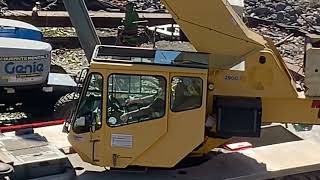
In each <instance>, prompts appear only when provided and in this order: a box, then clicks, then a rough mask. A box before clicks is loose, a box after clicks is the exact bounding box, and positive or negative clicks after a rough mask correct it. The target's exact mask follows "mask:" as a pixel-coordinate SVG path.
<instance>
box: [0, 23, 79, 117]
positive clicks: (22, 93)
mask: <svg viewBox="0 0 320 180" xmlns="http://www.w3.org/2000/svg"><path fill="white" fill-rule="evenodd" d="M42 38H43V35H42V33H41V31H40V30H39V29H38V28H36V27H34V26H32V25H30V24H27V23H24V22H21V21H16V20H9V19H0V112H8V111H10V110H14V111H24V112H26V113H29V114H31V115H36V116H39V115H40V116H41V115H45V116H48V115H49V114H48V113H51V112H53V108H54V105H55V103H56V102H57V100H58V99H59V98H60V97H61V96H63V95H64V94H66V93H68V92H71V91H72V88H70V87H75V86H76V83H75V82H74V81H73V79H72V78H71V77H70V76H69V75H68V74H65V72H64V71H63V69H62V68H58V69H59V71H60V72H59V73H51V72H50V70H51V69H52V66H51V50H52V47H51V45H50V44H48V43H46V42H43V41H42ZM54 69H57V68H54Z"/></svg>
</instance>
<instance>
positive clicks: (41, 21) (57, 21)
mask: <svg viewBox="0 0 320 180" xmlns="http://www.w3.org/2000/svg"><path fill="white" fill-rule="evenodd" d="M89 14H90V17H92V20H93V23H94V24H95V26H96V27H97V28H116V27H118V26H120V25H122V23H121V21H122V19H123V18H124V15H125V14H124V13H118V12H100V11H90V12H89ZM3 17H4V18H8V19H15V20H20V21H24V22H27V23H30V24H33V25H35V26H37V27H72V24H71V21H70V19H69V15H68V12H66V11H39V12H38V15H37V16H33V15H32V11H18V10H15V11H7V12H5V13H4V16H3ZM139 17H140V18H141V20H147V21H148V26H154V25H161V24H171V23H174V20H173V19H172V16H171V15H170V14H167V13H139Z"/></svg>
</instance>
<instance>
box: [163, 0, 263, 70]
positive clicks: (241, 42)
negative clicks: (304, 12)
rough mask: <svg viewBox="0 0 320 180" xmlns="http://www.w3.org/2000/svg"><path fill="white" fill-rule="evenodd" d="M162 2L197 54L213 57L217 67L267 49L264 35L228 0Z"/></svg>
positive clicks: (168, 0)
mask: <svg viewBox="0 0 320 180" xmlns="http://www.w3.org/2000/svg"><path fill="white" fill-rule="evenodd" d="M162 2H163V4H164V5H165V6H166V8H167V9H168V11H169V12H170V14H171V15H172V17H173V18H174V20H175V22H177V23H178V24H179V25H180V27H181V29H182V30H183V32H184V33H185V34H186V36H187V37H188V39H189V40H190V42H191V43H192V45H193V46H194V47H195V48H196V49H197V51H199V52H208V53H211V54H212V56H213V59H214V61H213V62H212V63H214V64H215V65H219V66H225V65H227V66H228V65H233V64H235V63H237V62H239V61H241V59H242V58H243V57H244V56H246V55H247V54H249V53H251V52H257V51H259V50H261V49H263V48H264V46H265V43H266V42H265V40H264V39H263V38H262V36H260V35H258V34H256V33H254V32H252V31H251V30H249V29H248V28H247V27H246V25H245V24H244V23H243V21H242V20H241V18H240V17H239V16H238V15H237V14H236V12H235V11H234V10H233V9H232V7H231V5H230V4H229V3H228V2H227V0H199V1H188V2H186V1H185V0H174V1H172V0H162ZM195 7H196V8H195Z"/></svg>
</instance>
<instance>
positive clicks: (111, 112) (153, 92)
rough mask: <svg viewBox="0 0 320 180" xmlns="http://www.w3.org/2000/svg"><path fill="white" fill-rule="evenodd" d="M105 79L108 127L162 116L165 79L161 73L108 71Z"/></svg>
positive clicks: (163, 111) (163, 112)
mask: <svg viewBox="0 0 320 180" xmlns="http://www.w3.org/2000/svg"><path fill="white" fill-rule="evenodd" d="M108 83H109V90H108V120H107V124H108V125H109V126H110V127H116V126H121V125H126V124H132V123H138V122H142V121H147V120H154V119H159V118H161V117H163V116H164V114H165V105H166V103H165V101H166V100H165V97H166V96H165V90H166V80H165V78H163V77H162V76H144V75H123V74H112V75H110V76H109V78H108Z"/></svg>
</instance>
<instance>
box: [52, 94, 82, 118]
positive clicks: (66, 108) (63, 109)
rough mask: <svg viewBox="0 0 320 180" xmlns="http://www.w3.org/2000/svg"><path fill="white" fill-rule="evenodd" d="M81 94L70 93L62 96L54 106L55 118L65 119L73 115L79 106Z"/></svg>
mask: <svg viewBox="0 0 320 180" xmlns="http://www.w3.org/2000/svg"><path fill="white" fill-rule="evenodd" d="M78 98H79V94H77V93H70V94H67V95H65V96H63V97H61V98H60V99H59V100H58V102H57V103H56V104H55V106H54V112H53V119H65V120H67V119H68V118H70V117H71V114H72V112H73V111H74V110H75V109H76V107H77V102H78Z"/></svg>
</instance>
